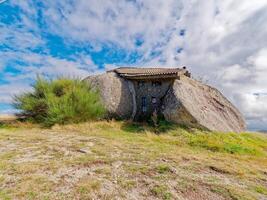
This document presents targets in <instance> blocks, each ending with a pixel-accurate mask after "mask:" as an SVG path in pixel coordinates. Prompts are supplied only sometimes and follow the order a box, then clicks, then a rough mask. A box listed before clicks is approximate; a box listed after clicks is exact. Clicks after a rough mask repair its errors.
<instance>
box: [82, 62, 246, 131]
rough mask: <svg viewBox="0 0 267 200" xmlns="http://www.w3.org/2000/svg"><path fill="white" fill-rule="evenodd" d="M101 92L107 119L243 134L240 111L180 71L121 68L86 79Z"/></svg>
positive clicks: (183, 70) (210, 89) (211, 89)
mask: <svg viewBox="0 0 267 200" xmlns="http://www.w3.org/2000/svg"><path fill="white" fill-rule="evenodd" d="M85 81H87V82H88V83H89V84H90V85H91V86H92V87H93V88H95V89H98V90H99V91H100V95H101V99H102V101H103V103H104V105H105V107H106V109H107V111H108V113H109V116H110V117H115V118H122V119H132V120H135V121H145V120H147V119H149V118H150V117H151V116H152V115H156V116H163V117H164V118H165V119H166V120H168V121H172V122H175V123H178V124H185V125H189V126H193V127H200V128H205V129H209V130H215V131H224V132H231V131H234V132H241V131H244V130H245V128H246V126H245V121H244V119H243V117H242V115H241V114H240V112H239V111H238V110H237V109H236V108H235V107H234V106H233V105H232V104H231V103H230V101H228V100H227V99H226V98H225V97H224V96H223V95H222V94H221V93H220V92H219V91H218V90H217V89H215V88H212V87H210V86H208V85H205V84H203V83H201V82H199V81H196V80H194V79H193V78H191V74H190V73H189V72H188V70H187V69H186V67H183V68H133V67H121V68H117V69H113V70H110V71H107V72H106V73H105V74H101V75H97V76H89V77H87V78H86V79H85Z"/></svg>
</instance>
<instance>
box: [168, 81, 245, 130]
mask: <svg viewBox="0 0 267 200" xmlns="http://www.w3.org/2000/svg"><path fill="white" fill-rule="evenodd" d="M164 106H165V109H164V110H163V114H164V116H165V119H166V120H168V121H172V122H175V123H179V124H187V125H191V126H195V127H202V128H206V129H209V130H213V131H222V132H242V131H245V129H246V125H245V121H244V119H243V117H242V115H241V114H240V112H239V111H238V110H237V109H236V108H235V107H234V106H233V105H232V104H231V102H229V101H228V100H227V99H226V98H225V97H224V96H223V95H222V94H221V93H220V92H219V91H218V90H217V89H215V88H212V87H210V86H207V85H204V84H202V83H200V82H198V81H196V80H194V79H190V78H187V77H182V78H181V79H180V80H175V81H174V83H173V87H172V89H171V90H169V92H168V94H167V95H166V97H165V99H164Z"/></svg>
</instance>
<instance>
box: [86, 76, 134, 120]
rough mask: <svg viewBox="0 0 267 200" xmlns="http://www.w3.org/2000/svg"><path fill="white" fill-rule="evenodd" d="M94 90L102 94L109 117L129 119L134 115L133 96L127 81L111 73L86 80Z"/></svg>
mask: <svg viewBox="0 0 267 200" xmlns="http://www.w3.org/2000/svg"><path fill="white" fill-rule="evenodd" d="M85 81H87V82H88V83H89V84H90V85H91V86H92V87H93V88H94V89H96V90H98V91H99V92H100V97H101V100H102V101H103V104H104V106H105V107H106V109H107V112H108V115H109V116H110V117H114V118H121V119H129V118H130V117H131V115H132V107H133V103H132V95H131V92H130V90H129V87H128V83H127V81H126V80H125V79H123V78H120V77H119V76H118V75H117V74H116V73H114V72H109V73H105V74H101V75H96V76H89V77H87V78H86V79H85Z"/></svg>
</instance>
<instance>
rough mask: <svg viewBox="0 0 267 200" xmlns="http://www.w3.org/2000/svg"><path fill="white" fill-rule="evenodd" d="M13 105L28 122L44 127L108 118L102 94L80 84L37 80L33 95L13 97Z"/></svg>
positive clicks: (76, 81) (26, 94) (85, 84)
mask: <svg viewBox="0 0 267 200" xmlns="http://www.w3.org/2000/svg"><path fill="white" fill-rule="evenodd" d="M13 105H14V107H15V108H16V109H18V110H21V113H20V114H21V115H23V116H24V117H25V118H26V119H27V120H31V121H33V122H37V123H41V124H43V125H45V126H52V125H54V124H67V123H77V122H84V121H87V120H92V119H99V118H102V117H103V116H104V114H105V109H104V106H103V105H102V103H101V101H100V97H99V93H98V92H97V91H95V90H92V89H91V88H90V86H89V85H88V84H87V83H85V82H83V81H80V80H71V79H65V78H59V79H56V80H46V79H43V78H40V77H38V78H37V80H36V82H35V83H34V85H33V91H32V92H27V93H24V94H21V95H18V96H15V97H14V101H13Z"/></svg>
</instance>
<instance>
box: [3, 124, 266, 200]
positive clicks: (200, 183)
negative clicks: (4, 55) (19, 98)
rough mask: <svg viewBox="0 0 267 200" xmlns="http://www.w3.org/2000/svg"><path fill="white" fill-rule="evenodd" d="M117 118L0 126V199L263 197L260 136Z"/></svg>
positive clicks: (263, 150)
mask: <svg viewBox="0 0 267 200" xmlns="http://www.w3.org/2000/svg"><path fill="white" fill-rule="evenodd" d="M160 129H161V131H165V132H164V133H162V134H160V135H156V134H154V133H153V132H152V130H151V128H149V127H143V126H139V125H131V124H127V123H123V122H92V123H86V124H80V125H69V126H55V127H53V128H52V129H40V128H33V127H31V128H30V127H28V128H27V127H20V128H8V127H7V128H1V129H0V199H138V200H139V199H192V200H193V199H203V200H204V199H211V200H216V199H218V200H219V199H267V137H266V136H264V135H262V134H249V133H244V134H223V133H211V132H201V131H198V130H190V131H189V130H186V129H183V128H179V127H173V126H162V127H160Z"/></svg>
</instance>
